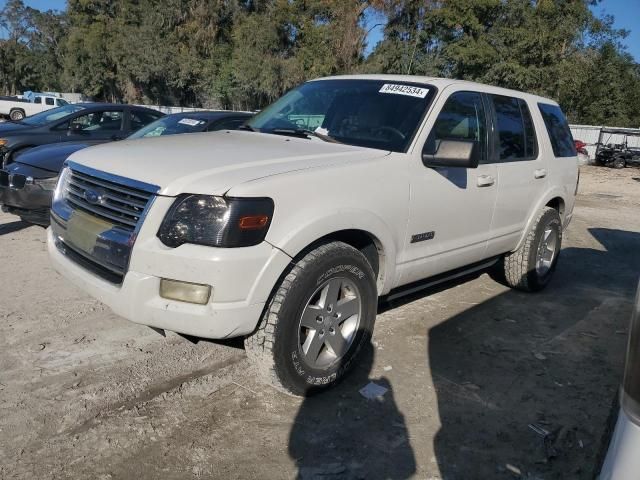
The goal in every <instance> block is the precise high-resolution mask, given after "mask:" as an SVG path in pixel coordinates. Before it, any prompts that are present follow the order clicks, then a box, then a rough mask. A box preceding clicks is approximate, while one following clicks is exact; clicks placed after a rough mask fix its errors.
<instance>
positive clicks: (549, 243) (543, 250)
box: [536, 225, 559, 277]
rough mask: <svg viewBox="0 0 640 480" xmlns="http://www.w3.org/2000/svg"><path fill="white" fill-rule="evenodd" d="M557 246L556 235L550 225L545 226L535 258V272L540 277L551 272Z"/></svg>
mask: <svg viewBox="0 0 640 480" xmlns="http://www.w3.org/2000/svg"><path fill="white" fill-rule="evenodd" d="M558 244H559V242H558V233H557V232H556V230H555V229H554V228H553V227H552V226H551V225H547V227H546V228H545V230H544V233H543V235H542V239H541V241H540V245H539V246H538V255H537V258H536V272H537V273H538V275H539V276H541V277H542V276H544V275H546V274H547V273H549V271H550V270H551V266H552V265H553V261H554V260H555V258H556V253H557V250H558Z"/></svg>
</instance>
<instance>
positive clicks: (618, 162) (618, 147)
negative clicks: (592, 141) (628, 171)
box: [595, 127, 640, 168]
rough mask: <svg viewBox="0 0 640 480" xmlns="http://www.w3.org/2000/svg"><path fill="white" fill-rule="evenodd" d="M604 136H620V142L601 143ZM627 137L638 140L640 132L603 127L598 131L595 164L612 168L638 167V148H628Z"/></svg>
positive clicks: (639, 155)
mask: <svg viewBox="0 0 640 480" xmlns="http://www.w3.org/2000/svg"><path fill="white" fill-rule="evenodd" d="M605 134H608V135H610V136H611V135H621V136H622V142H621V143H605V142H602V139H603V136H604V135H605ZM629 137H631V138H635V139H638V138H639V137H640V130H631V129H628V128H620V129H616V128H610V127H603V128H602V129H601V131H600V137H599V141H598V144H597V148H596V158H595V160H596V164H597V165H603V166H605V167H612V168H624V167H626V166H638V165H640V147H638V146H635V147H634V146H629ZM636 145H637V144H636Z"/></svg>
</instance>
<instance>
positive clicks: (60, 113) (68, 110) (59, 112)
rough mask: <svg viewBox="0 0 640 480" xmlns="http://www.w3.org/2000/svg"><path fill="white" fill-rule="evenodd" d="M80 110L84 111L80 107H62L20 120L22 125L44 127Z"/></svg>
mask: <svg viewBox="0 0 640 480" xmlns="http://www.w3.org/2000/svg"><path fill="white" fill-rule="evenodd" d="M80 110H84V107H82V106H80V105H65V106H64V107H58V108H52V109H51V110H45V111H44V112H40V113H36V114H35V115H31V116H30V117H27V118H25V119H24V120H22V123H26V124H27V125H33V126H40V125H46V124H47V123H51V122H54V121H56V120H59V119H61V118H63V117H66V116H67V115H71V114H72V113H76V112H79V111H80Z"/></svg>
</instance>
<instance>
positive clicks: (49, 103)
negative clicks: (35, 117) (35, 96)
mask: <svg viewBox="0 0 640 480" xmlns="http://www.w3.org/2000/svg"><path fill="white" fill-rule="evenodd" d="M44 102H45V103H46V104H47V105H53V104H54V101H53V98H51V97H47V98H45V99H44Z"/></svg>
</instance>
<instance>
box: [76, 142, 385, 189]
mask: <svg viewBox="0 0 640 480" xmlns="http://www.w3.org/2000/svg"><path fill="white" fill-rule="evenodd" d="M388 154H389V152H386V151H382V150H375V149H369V148H364V147H354V146H349V145H341V144H336V143H328V142H325V141H323V140H320V139H315V138H313V139H305V138H296V137H286V136H281V135H271V134H266V133H258V132H244V131H220V132H212V133H193V134H183V135H169V136H165V137H155V138H143V139H139V140H123V141H120V142H115V143H111V144H108V145H100V146H98V147H95V148H91V149H87V150H82V151H79V152H76V153H74V154H73V155H72V156H71V157H70V158H69V160H70V161H73V162H78V163H80V164H82V165H84V166H87V167H91V168H95V169H97V170H101V171H105V172H108V173H111V174H115V175H119V176H122V177H127V178H131V179H134V180H138V181H141V182H145V183H150V184H153V185H157V186H159V187H160V191H159V193H160V195H167V196H175V195H179V194H181V193H199V194H212V195H222V194H224V193H225V192H226V191H227V190H229V189H230V188H231V187H234V186H236V185H239V184H241V183H244V182H248V181H250V180H255V179H258V178H261V177H266V176H271V175H277V174H281V173H286V172H290V171H294V170H303V169H308V168H315V167H322V166H329V165H332V164H341V163H344V162H353V161H358V160H367V159H372V158H378V157H382V156H385V155H388Z"/></svg>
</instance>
